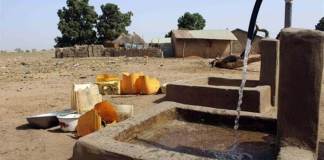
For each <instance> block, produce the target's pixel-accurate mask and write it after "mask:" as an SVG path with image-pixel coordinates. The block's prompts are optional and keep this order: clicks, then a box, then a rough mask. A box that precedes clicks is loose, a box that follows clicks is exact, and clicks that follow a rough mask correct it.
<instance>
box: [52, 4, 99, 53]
mask: <svg viewBox="0 0 324 160" xmlns="http://www.w3.org/2000/svg"><path fill="white" fill-rule="evenodd" d="M66 4H67V7H63V8H62V9H60V10H58V12H57V15H58V16H59V19H60V21H59V23H58V29H59V30H60V31H61V33H62V36H61V37H57V38H56V39H55V41H56V43H57V44H56V47H66V46H73V45H76V44H79V45H82V44H92V43H94V42H95V41H96V38H97V37H96V31H95V30H94V27H95V25H96V23H97V19H98V15H97V13H96V12H95V10H94V7H93V6H89V0H67V2H66Z"/></svg>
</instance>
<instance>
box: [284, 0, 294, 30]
mask: <svg viewBox="0 0 324 160" xmlns="http://www.w3.org/2000/svg"><path fill="white" fill-rule="evenodd" d="M285 1H286V7H285V28H288V27H291V21H292V1H293V0H285Z"/></svg>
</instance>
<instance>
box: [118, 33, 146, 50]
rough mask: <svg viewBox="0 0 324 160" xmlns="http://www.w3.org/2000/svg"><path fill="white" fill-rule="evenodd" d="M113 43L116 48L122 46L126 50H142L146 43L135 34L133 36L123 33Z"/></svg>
mask: <svg viewBox="0 0 324 160" xmlns="http://www.w3.org/2000/svg"><path fill="white" fill-rule="evenodd" d="M112 43H113V44H114V46H116V45H117V46H121V47H124V48H126V49H129V48H137V49H141V48H144V45H145V41H144V39H143V38H142V37H141V36H139V35H138V34H136V33H135V32H134V33H133V34H124V33H122V34H121V35H120V36H119V37H118V38H117V39H115V40H113V41H112Z"/></svg>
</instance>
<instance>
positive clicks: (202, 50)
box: [172, 38, 231, 58]
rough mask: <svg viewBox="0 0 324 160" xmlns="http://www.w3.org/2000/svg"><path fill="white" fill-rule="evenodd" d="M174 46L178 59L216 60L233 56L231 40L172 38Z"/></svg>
mask: <svg viewBox="0 0 324 160" xmlns="http://www.w3.org/2000/svg"><path fill="white" fill-rule="evenodd" d="M172 45H173V49H174V53H175V56H176V57H183V56H184V57H190V56H198V57H203V58H216V57H225V56H228V55H230V54H231V41H229V40H204V39H176V38H172Z"/></svg>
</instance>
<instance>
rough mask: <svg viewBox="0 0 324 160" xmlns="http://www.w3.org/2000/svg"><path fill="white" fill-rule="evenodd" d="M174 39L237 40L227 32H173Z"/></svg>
mask: <svg viewBox="0 0 324 160" xmlns="http://www.w3.org/2000/svg"><path fill="white" fill-rule="evenodd" d="M172 32H173V34H174V36H175V38H179V39H212V40H233V41H234V40H237V38H236V37H235V35H234V34H233V33H232V32H231V31H229V30H174V31H172Z"/></svg>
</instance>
